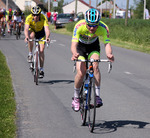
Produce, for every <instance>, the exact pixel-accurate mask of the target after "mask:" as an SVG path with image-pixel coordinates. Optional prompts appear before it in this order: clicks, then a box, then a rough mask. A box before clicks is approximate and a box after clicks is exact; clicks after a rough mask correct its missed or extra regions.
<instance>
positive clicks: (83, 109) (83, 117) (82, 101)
mask: <svg viewBox="0 0 150 138" xmlns="http://www.w3.org/2000/svg"><path fill="white" fill-rule="evenodd" d="M79 97H80V113H81V121H82V126H85V124H86V116H87V108H86V97H85V95H84V84H83V85H82V87H81V90H80V94H79Z"/></svg>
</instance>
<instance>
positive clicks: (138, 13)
mask: <svg viewBox="0 0 150 138" xmlns="http://www.w3.org/2000/svg"><path fill="white" fill-rule="evenodd" d="M134 3H135V5H136V9H135V10H134V14H135V18H138V19H143V12H144V0H140V1H139V2H138V1H137V0H134ZM146 8H147V9H148V10H149V11H150V1H149V0H147V1H146Z"/></svg>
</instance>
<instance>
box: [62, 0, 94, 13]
mask: <svg viewBox="0 0 150 138" xmlns="http://www.w3.org/2000/svg"><path fill="white" fill-rule="evenodd" d="M89 8H94V7H92V6H90V5H89V4H87V3H86V2H85V1H84V0H78V1H77V13H79V12H82V13H85V12H86V11H87V10H88V9H89ZM74 11H75V0H73V1H71V2H69V3H68V4H66V5H64V6H63V13H73V12H74Z"/></svg>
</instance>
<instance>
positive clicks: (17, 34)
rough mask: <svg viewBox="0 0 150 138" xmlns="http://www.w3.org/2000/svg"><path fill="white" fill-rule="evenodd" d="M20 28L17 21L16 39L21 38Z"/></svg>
mask: <svg viewBox="0 0 150 138" xmlns="http://www.w3.org/2000/svg"><path fill="white" fill-rule="evenodd" d="M20 34H21V33H20V29H19V22H16V39H17V40H18V39H20Z"/></svg>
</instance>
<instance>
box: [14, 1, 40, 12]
mask: <svg viewBox="0 0 150 138" xmlns="http://www.w3.org/2000/svg"><path fill="white" fill-rule="evenodd" d="M13 1H14V2H15V4H16V5H17V6H18V7H19V8H20V9H21V10H22V11H25V9H26V8H31V7H33V6H36V5H38V4H42V2H40V1H39V0H13Z"/></svg>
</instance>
